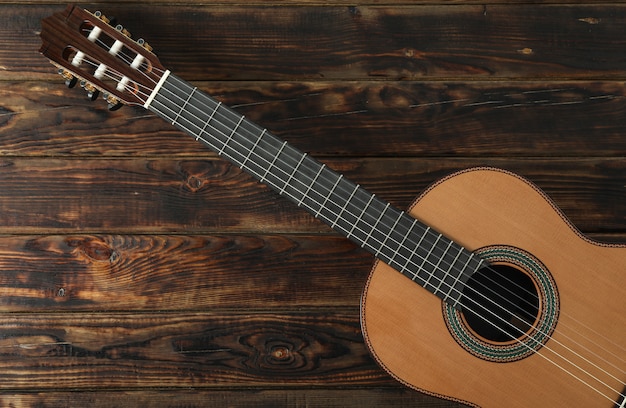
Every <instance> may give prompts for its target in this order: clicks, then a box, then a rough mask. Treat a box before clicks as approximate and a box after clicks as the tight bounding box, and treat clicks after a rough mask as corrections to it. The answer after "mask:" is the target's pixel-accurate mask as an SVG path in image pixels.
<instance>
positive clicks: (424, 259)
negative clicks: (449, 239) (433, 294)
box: [419, 234, 442, 286]
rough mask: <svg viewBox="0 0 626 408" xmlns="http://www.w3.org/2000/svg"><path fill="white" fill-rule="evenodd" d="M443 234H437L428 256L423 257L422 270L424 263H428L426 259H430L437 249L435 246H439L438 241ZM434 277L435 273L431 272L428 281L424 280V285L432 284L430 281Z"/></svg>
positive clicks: (420, 267) (420, 268) (422, 269)
mask: <svg viewBox="0 0 626 408" xmlns="http://www.w3.org/2000/svg"><path fill="white" fill-rule="evenodd" d="M441 237H442V235H441V234H439V235H438V236H437V239H436V240H435V242H434V243H433V245H432V246H431V247H430V251H428V253H427V254H426V256H425V257H424V258H422V263H421V264H420V266H419V270H420V271H424V270H425V269H424V265H425V264H426V261H427V260H428V258H429V257H430V255H431V254H432V253H433V251H434V250H435V248H436V247H437V243H438V242H439V240H440V239H441ZM432 277H433V274H429V275H428V279H426V281H425V282H424V286H426V285H431V286H432V284H431V283H430V279H431V278H432Z"/></svg>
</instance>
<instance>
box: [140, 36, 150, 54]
mask: <svg viewBox="0 0 626 408" xmlns="http://www.w3.org/2000/svg"><path fill="white" fill-rule="evenodd" d="M137 44H139V45H141V46H142V47H143V48H145V49H146V50H148V52H152V46H151V45H150V44H148V42H147V41H146V40H144V39H143V38H140V39H138V40H137Z"/></svg>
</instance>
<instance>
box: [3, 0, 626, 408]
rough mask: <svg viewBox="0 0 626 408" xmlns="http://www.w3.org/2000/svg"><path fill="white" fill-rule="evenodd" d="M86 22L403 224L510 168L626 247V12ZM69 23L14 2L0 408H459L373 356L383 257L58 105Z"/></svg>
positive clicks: (97, 114)
mask: <svg viewBox="0 0 626 408" xmlns="http://www.w3.org/2000/svg"><path fill="white" fill-rule="evenodd" d="M77 3H82V4H83V5H84V6H85V7H86V8H88V9H90V10H92V11H95V10H102V11H103V12H104V13H105V14H107V15H114V16H116V17H117V18H118V20H119V22H120V23H123V24H124V25H125V26H126V27H127V28H128V29H129V31H130V32H131V33H133V35H134V37H135V38H138V37H144V38H146V39H147V40H148V41H149V42H150V43H151V45H153V46H154V48H155V52H156V53H157V54H158V55H159V57H160V59H161V61H162V62H163V63H164V64H165V65H166V66H167V67H169V68H170V69H171V70H172V71H173V72H175V73H176V74H178V75H179V76H181V77H183V78H185V79H187V80H191V81H193V82H194V84H195V85H197V86H199V87H200V88H202V89H204V90H206V91H208V92H209V93H211V94H213V95H214V96H217V97H218V98H219V99H220V100H222V101H224V102H225V103H227V104H230V105H234V106H235V107H236V108H237V110H238V111H240V112H241V113H243V114H245V115H246V116H247V117H249V118H251V119H252V120H255V121H257V122H259V123H260V124H262V125H263V126H265V127H267V128H269V129H270V130H272V131H273V132H274V133H275V134H277V135H279V136H281V137H284V138H286V139H287V140H289V141H290V142H291V143H293V144H294V145H295V146H297V147H299V148H301V149H303V150H305V151H307V152H310V154H312V155H314V156H316V157H318V158H320V159H321V160H322V161H324V162H325V163H327V164H328V165H329V166H331V167H333V168H334V169H336V170H338V171H341V172H343V173H345V175H346V176H347V177H348V178H350V179H352V180H353V181H355V182H358V183H360V184H361V185H362V186H364V187H366V188H367V189H369V190H370V191H372V192H374V193H376V194H377V195H378V196H380V197H383V198H385V199H387V200H389V201H390V202H391V203H392V204H394V205H397V206H400V207H406V206H407V205H409V204H410V202H411V201H412V199H413V197H414V196H416V195H417V194H418V193H419V192H420V191H422V190H423V189H424V188H425V187H426V186H428V185H429V184H430V183H432V182H433V181H435V180H436V179H438V178H440V177H442V176H444V175H447V174H449V173H450V172H453V171H455V170H458V169H463V168H466V167H470V166H477V165H489V166H498V167H503V168H506V169H509V170H512V171H514V172H517V173H520V174H522V175H523V176H526V177H528V178H529V179H531V180H532V181H534V182H535V183H536V184H538V185H539V186H540V187H541V188H543V189H544V190H545V191H546V192H547V193H548V194H549V195H550V196H551V197H552V198H553V199H554V200H555V201H556V203H557V204H558V205H559V206H560V207H561V208H562V209H563V210H564V212H565V213H566V214H567V216H569V217H570V219H571V220H572V221H573V222H574V223H575V224H576V225H577V226H578V227H579V228H580V229H581V230H582V231H584V232H585V233H587V234H589V235H590V236H593V237H595V238H598V239H603V240H611V241H621V242H626V159H625V158H624V157H625V156H626V137H624V133H625V132H626V125H625V124H624V123H625V122H626V121H625V120H624V114H625V113H626V92H625V90H624V82H623V81H624V78H626V36H625V34H624V33H626V4H620V3H602V4H601V5H594V4H593V3H592V4H587V5H572V4H570V3H566V2H564V1H563V2H559V1H558V0H555V1H553V2H549V3H548V2H537V4H521V3H520V4H517V3H515V2H506V3H497V2H492V1H488V0H487V1H486V2H481V3H480V4H470V3H462V2H453V1H444V0H433V1H428V0H424V1H423V2H407V1H398V0H368V1H366V2H364V3H362V4H361V5H359V6H354V5H353V4H352V3H346V2H344V1H337V2H332V3H331V2H326V1H324V0H310V1H309V0H282V1H280V0H277V1H274V2H268V1H262V0H246V1H245V2H240V3H236V2H228V1H220V2H219V3H217V4H216V3H211V2H206V3H205V2H200V1H196V0H188V1H185V2H181V3H180V4H178V2H177V1H172V2H167V3H164V2H157V1H154V2H153V1H147V0H143V1H141V2H139V1H134V2H129V1H115V2H108V3H106V4H104V3H102V4H99V5H94V4H91V3H84V2H82V1H78V2H77ZM270 5H274V6H272V7H270ZM64 8H65V4H64V3H57V2H54V1H47V2H46V1H40V0H30V1H24V2H16V1H7V0H0V406H2V407H6V406H37V407H77V406H93V407H114V406H122V405H123V406H141V407H157V406H171V407H214V406H216V407H227V406H228V407H279V406H286V407H304V406H307V407H380V406H388V407H456V406H458V405H456V404H454V403H450V402H447V401H443V400H439V399H437V398H433V397H430V396H426V395H423V394H420V393H418V392H414V391H411V390H408V389H406V388H404V387H403V386H401V385H399V384H398V383H397V382H395V381H394V380H392V379H391V378H390V377H389V376H388V375H387V374H385V372H383V371H382V370H381V369H380V368H379V367H378V366H377V365H376V363H375V362H374V361H373V360H372V358H371V357H370V356H369V354H368V351H367V349H366V347H365V345H364V343H363V338H362V335H361V332H360V328H359V300H360V293H361V290H362V288H363V285H364V283H365V280H366V278H367V275H368V272H369V268H370V265H371V263H372V258H371V256H369V255H368V254H366V253H365V252H364V251H362V250H361V249H359V248H357V247H355V246H354V245H352V244H350V243H349V242H347V241H346V240H344V239H342V238H341V237H339V236H337V235H335V234H334V233H333V232H332V231H331V230H329V229H328V228H327V227H326V226H324V225H323V224H321V223H320V222H318V221H317V220H315V219H314V218H313V217H311V216H309V215H308V214H307V213H305V212H303V211H302V210H301V209H298V208H297V207H295V206H294V205H291V204H289V203H288V202H286V201H283V200H282V199H280V198H279V197H278V196H277V195H276V194H274V193H273V192H271V191H270V190H269V189H267V188H265V187H264V186H262V185H259V184H257V183H256V182H254V181H253V180H252V179H251V178H250V177H248V176H247V175H245V174H243V173H242V172H241V171H240V170H238V169H237V168H234V167H232V166H230V165H229V164H228V163H225V162H223V161H221V160H219V159H217V158H216V155H215V154H213V153H211V152H209V151H206V150H205V149H204V148H202V147H201V146H200V145H199V144H197V143H196V142H195V141H193V140H192V139H190V138H188V137H186V136H185V135H182V134H180V133H179V132H177V131H175V130H173V129H172V128H171V127H170V126H169V125H168V124H166V123H164V122H162V121H161V120H159V119H156V118H154V117H153V115H152V114H150V113H148V112H146V111H143V110H142V109H140V108H130V107H125V108H123V109H121V110H119V111H117V112H113V113H110V112H109V111H108V110H107V109H106V106H105V103H104V102H102V101H97V102H94V103H92V102H89V101H87V99H86V97H85V95H84V93H83V92H82V90H80V89H74V90H68V89H66V88H65V87H64V86H63V85H62V80H61V79H60V77H58V76H57V75H56V73H55V69H54V68H53V67H52V66H51V65H49V64H48V63H47V62H46V60H45V59H44V58H43V57H41V56H40V55H39V54H38V49H39V44H40V42H39V39H38V37H37V32H38V30H39V27H40V19H41V18H42V17H45V16H47V15H49V14H51V13H53V12H57V11H61V10H63V9H64ZM415 369H416V370H419V369H420V367H419V364H417V365H416V367H415ZM11 404H12V405H11Z"/></svg>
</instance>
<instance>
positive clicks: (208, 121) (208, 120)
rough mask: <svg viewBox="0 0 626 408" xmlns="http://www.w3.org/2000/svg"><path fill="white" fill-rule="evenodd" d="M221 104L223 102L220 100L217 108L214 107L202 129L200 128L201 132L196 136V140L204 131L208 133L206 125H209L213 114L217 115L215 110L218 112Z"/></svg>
mask: <svg viewBox="0 0 626 408" xmlns="http://www.w3.org/2000/svg"><path fill="white" fill-rule="evenodd" d="M220 106H222V102H218V103H217V106H216V107H215V109H213V112H212V113H211V116H209V118H208V119H207V120H206V121H205V122H204V126H203V127H202V130H200V134H199V135H198V136H197V137H196V140H198V139H199V138H200V137H201V136H202V133H207V132H206V127H207V126H209V123H211V120H212V119H213V116H215V112H217V110H218V109H219V108H220ZM211 127H212V126H211ZM207 134H208V133H207ZM203 140H204V139H203Z"/></svg>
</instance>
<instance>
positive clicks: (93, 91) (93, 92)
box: [80, 81, 100, 101]
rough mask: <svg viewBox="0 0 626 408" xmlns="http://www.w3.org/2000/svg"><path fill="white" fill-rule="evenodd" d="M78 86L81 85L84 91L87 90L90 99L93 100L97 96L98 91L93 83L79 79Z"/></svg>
mask: <svg viewBox="0 0 626 408" xmlns="http://www.w3.org/2000/svg"><path fill="white" fill-rule="evenodd" d="M80 86H82V87H83V88H84V89H85V91H87V98H89V100H90V101H95V100H96V98H98V95H99V94H100V91H98V89H96V87H95V86H93V84H90V83H89V82H87V81H81V82H80Z"/></svg>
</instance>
